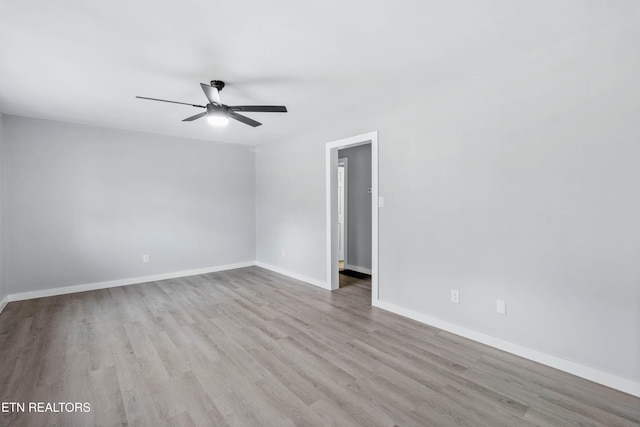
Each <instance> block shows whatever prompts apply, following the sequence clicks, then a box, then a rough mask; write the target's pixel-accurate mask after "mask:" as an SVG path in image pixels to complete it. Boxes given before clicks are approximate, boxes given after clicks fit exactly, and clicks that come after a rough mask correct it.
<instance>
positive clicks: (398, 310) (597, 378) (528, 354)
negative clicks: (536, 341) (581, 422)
mask: <svg viewBox="0 0 640 427" xmlns="http://www.w3.org/2000/svg"><path fill="white" fill-rule="evenodd" d="M373 306H374V307H378V308H382V309H383V310H387V311H390V312H392V313H395V314H399V315H400V316H404V317H408V318H409V319H413V320H416V321H418V322H420V323H424V324H427V325H430V326H433V327H436V328H438V329H442V330H445V331H447V332H451V333H452V334H456V335H460V336H461V337H464V338H468V339H470V340H473V341H477V342H480V343H482V344H486V345H488V346H491V347H495V348H497V349H500V350H503V351H506V352H508V353H512V354H515V355H517V356H520V357H524V358H525V359H529V360H533V361H534V362H538V363H541V364H543V365H546V366H550V367H552V368H555V369H559V370H561V371H564V372H568V373H570V374H573V375H576V376H578V377H582V378H585V379H587V380H590V381H593V382H595V383H598V384H602V385H605V386H607V387H611V388H614V389H616V390H620V391H623V392H625V393H629V394H631V395H634V396H638V397H640V383H639V382H636V381H633V380H630V379H626V378H622V377H619V376H617V375H614V374H610V373H608V372H603V371H600V370H598V369H594V368H591V367H589V366H584V365H581V364H579V363H576V362H573V361H570V360H566V359H562V358H560V357H557V356H552V355H550V354H547V353H543V352H541V351H537V350H533V349H531V348H528V347H523V346H521V345H518V344H513V343H511V342H508V341H505V340H502V339H499V338H496V337H492V336H490V335H485V334H483V333H481V332H477V331H474V330H472V329H468V328H465V327H462V326H459V325H456V324H453V323H449V322H447V321H444V320H442V319H438V318H436V317H432V316H429V315H426V314H422V313H418V312H416V311H413V310H409V309H406V308H403V307H399V306H397V305H395V304H391V303H388V302H384V301H381V300H377V301H374V302H373Z"/></svg>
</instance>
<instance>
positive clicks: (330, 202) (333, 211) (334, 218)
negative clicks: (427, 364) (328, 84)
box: [325, 131, 378, 304]
mask: <svg viewBox="0 0 640 427" xmlns="http://www.w3.org/2000/svg"><path fill="white" fill-rule="evenodd" d="M365 144H371V302H372V304H373V303H374V302H376V301H378V132H377V131H374V132H369V133H365V134H362V135H356V136H352V137H350V138H344V139H340V140H338V141H333V142H327V144H326V147H325V161H326V169H325V177H326V218H327V225H326V237H327V257H326V266H327V276H326V277H327V285H328V286H327V287H328V288H329V289H331V290H334V289H338V288H339V287H340V280H339V278H338V247H337V242H335V241H334V238H333V236H335V235H336V234H337V231H338V212H337V203H338V194H337V191H336V188H337V186H338V174H337V173H334V172H333V171H335V170H336V168H337V167H338V150H339V149H342V148H348V147H355V146H358V145H365Z"/></svg>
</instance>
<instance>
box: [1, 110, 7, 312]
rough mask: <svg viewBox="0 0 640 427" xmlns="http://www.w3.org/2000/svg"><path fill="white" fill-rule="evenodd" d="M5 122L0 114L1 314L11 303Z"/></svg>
mask: <svg viewBox="0 0 640 427" xmlns="http://www.w3.org/2000/svg"><path fill="white" fill-rule="evenodd" d="M4 146H5V140H4V121H3V115H2V113H0V313H2V310H4V308H5V307H6V306H7V304H8V302H9V296H8V290H7V281H6V274H5V253H6V251H5V233H4V231H5V229H6V227H5V216H4V212H5V209H4V201H5V197H4V194H5V185H4V182H5V177H4Z"/></svg>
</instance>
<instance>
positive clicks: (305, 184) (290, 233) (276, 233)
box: [256, 142, 325, 280]
mask: <svg viewBox="0 0 640 427" xmlns="http://www.w3.org/2000/svg"><path fill="white" fill-rule="evenodd" d="M285 159H286V160H285ZM318 159H324V146H323V145H321V144H310V143H309V142H301V143H299V144H271V145H268V146H259V147H258V148H256V212H257V217H256V260H258V261H260V262H263V263H266V264H270V265H274V266H277V267H280V268H283V269H285V270H288V271H291V272H304V275H305V276H307V277H310V278H312V279H317V280H324V269H325V264H324V252H323V251H324V247H325V235H324V221H325V213H324V209H325V203H324V202H325V200H324V194H325V193H324V189H325V177H324V167H325V165H324V160H322V161H317V160H318ZM318 226H319V227H320V229H316V228H317V227H318ZM309 230H314V231H313V232H311V233H310V232H309ZM282 251H285V255H284V256H283V254H282ZM318 253H320V254H321V255H320V256H321V259H316V256H317V254H318Z"/></svg>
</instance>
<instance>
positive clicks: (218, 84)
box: [211, 80, 224, 92]
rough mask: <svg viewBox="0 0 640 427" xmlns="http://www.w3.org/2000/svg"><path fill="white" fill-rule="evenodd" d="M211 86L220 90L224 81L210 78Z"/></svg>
mask: <svg viewBox="0 0 640 427" xmlns="http://www.w3.org/2000/svg"><path fill="white" fill-rule="evenodd" d="M211 87H215V88H216V89H218V92H220V91H221V90H222V89H224V82H223V81H222V80H211Z"/></svg>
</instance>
